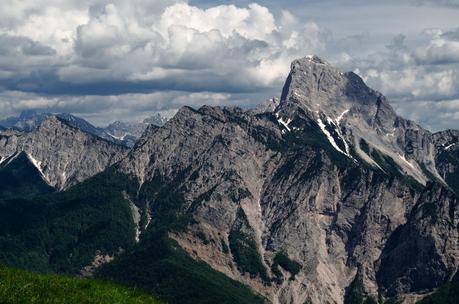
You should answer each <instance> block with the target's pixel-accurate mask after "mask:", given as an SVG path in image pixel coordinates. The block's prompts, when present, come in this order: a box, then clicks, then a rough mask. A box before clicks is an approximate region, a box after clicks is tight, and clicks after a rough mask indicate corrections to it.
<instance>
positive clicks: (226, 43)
mask: <svg viewBox="0 0 459 304" xmlns="http://www.w3.org/2000/svg"><path fill="white" fill-rule="evenodd" d="M0 4H1V6H2V9H1V10H0V119H1V118H5V117H8V116H11V115H17V114H18V113H19V112H21V111H23V110H37V111H41V112H68V113H73V114H76V115H79V116H81V117H84V118H86V119H88V120H89V121H90V122H92V123H94V124H96V125H105V124H107V123H109V122H111V121H114V120H121V121H140V120H142V119H143V118H145V117H148V116H150V115H152V114H153V113H155V112H161V113H165V114H166V115H170V114H172V113H174V112H175V111H176V110H177V109H178V108H180V107H181V106H183V105H189V106H193V107H199V106H201V105H204V104H207V105H220V106H241V107H250V106H254V105H256V104H258V103H261V102H263V101H264V100H266V99H268V98H271V97H275V96H279V95H280V93H281V89H282V86H283V83H284V81H285V79H286V77H287V75H288V72H289V68H290V63H291V61H292V60H294V59H296V58H300V57H304V56H306V55H310V54H316V55H318V56H320V57H322V58H324V59H325V60H327V61H328V62H330V63H331V64H333V65H336V66H337V67H338V68H340V69H342V70H343V71H354V72H356V73H357V74H359V75H360V76H361V77H362V78H363V79H364V81H365V82H366V83H367V84H368V85H369V86H370V87H372V88H374V89H376V90H378V91H380V92H382V93H383V94H384V95H386V96H387V97H388V98H389V100H390V102H391V103H392V105H393V107H394V108H395V109H396V111H397V112H398V113H399V114H401V115H402V116H404V117H406V118H409V119H412V120H415V121H417V122H418V123H420V124H421V125H422V126H424V127H426V128H428V129H430V130H432V131H437V130H442V129H446V128H455V129H459V18H458V16H459V0H398V1H394V0H385V1H373V0H366V1H364V0H303V1H299V0H290V1H288V0H284V1H274V0H268V1H259V2H253V1H245V0H239V1H210V0H189V1H186V0H130V1H126V0H124V1H122V0H21V1H17V0H0Z"/></svg>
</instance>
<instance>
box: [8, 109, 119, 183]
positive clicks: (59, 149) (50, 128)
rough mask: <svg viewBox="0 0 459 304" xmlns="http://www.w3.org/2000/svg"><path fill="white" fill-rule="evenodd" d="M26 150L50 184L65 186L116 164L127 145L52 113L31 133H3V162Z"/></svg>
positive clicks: (13, 131)
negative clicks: (89, 130)
mask: <svg viewBox="0 0 459 304" xmlns="http://www.w3.org/2000/svg"><path fill="white" fill-rule="evenodd" d="M22 151H24V152H26V153H27V155H28V156H29V157H30V158H31V159H32V160H33V161H34V164H35V166H36V167H37V168H38V169H39V170H40V172H41V173H42V174H43V176H44V178H45V180H46V181H47V183H48V184H49V185H50V186H53V187H55V188H57V189H64V188H66V187H68V186H70V185H73V184H76V183H78V182H81V181H83V180H85V179H87V178H88V177H91V176H93V175H95V174H97V173H99V172H101V171H103V170H105V169H106V168H107V167H108V166H110V165H112V164H114V163H116V162H117V161H119V160H120V159H121V158H122V157H123V156H124V155H125V154H126V153H127V148H125V147H124V146H120V145H116V144H113V143H111V142H109V141H106V140H103V139H101V138H98V137H96V136H94V135H91V134H88V133H85V132H83V131H81V130H79V129H77V128H74V127H71V126H70V125H68V124H67V123H66V122H64V121H63V120H60V119H58V118H57V117H55V116H50V117H48V118H46V119H45V120H44V121H43V122H42V123H41V124H40V125H39V126H38V127H37V128H36V129H35V130H33V131H31V132H20V131H15V130H6V131H3V132H2V133H0V162H1V161H3V160H5V159H7V158H9V157H12V156H14V155H18V154H19V153H20V152H22Z"/></svg>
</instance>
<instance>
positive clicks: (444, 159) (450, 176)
mask: <svg viewBox="0 0 459 304" xmlns="http://www.w3.org/2000/svg"><path fill="white" fill-rule="evenodd" d="M433 138H434V143H435V146H436V150H437V151H436V154H435V163H436V166H437V170H438V172H439V173H440V175H441V176H442V178H443V179H444V180H445V181H446V182H447V183H448V185H449V186H450V187H451V188H452V189H453V191H455V192H456V194H459V131H458V130H446V131H442V132H437V133H435V134H434V135H433Z"/></svg>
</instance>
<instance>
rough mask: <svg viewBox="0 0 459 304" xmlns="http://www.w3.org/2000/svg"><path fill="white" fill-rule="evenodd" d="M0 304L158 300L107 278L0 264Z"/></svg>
mask: <svg viewBox="0 0 459 304" xmlns="http://www.w3.org/2000/svg"><path fill="white" fill-rule="evenodd" d="M0 303H4V304H10V303H11V304H16V303H36V304H39V303H47V304H48V303H49V304H51V303H59V304H73V303H75V304H82V303H100V304H103V303H107V304H113V303H126V304H130V303H133V304H134V303H136V304H140V303H146V304H156V303H161V302H160V301H158V300H157V299H155V298H153V297H151V296H149V295H147V294H145V293H143V292H140V291H138V290H135V289H129V288H127V287H123V286H120V285H117V284H114V283H111V282H108V281H100V280H94V279H80V278H72V277H67V276H62V275H55V274H38V273H33V272H27V271H24V270H17V269H14V268H9V267H5V266H0Z"/></svg>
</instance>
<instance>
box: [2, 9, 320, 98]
mask: <svg viewBox="0 0 459 304" xmlns="http://www.w3.org/2000/svg"><path fill="white" fill-rule="evenodd" d="M123 3H125V2H116V1H114V2H98V1H94V2H90V3H88V1H84V2H83V4H78V3H77V2H75V3H72V2H71V1H70V2H69V3H67V5H66V7H65V8H64V9H62V10H60V7H58V6H57V5H56V6H53V3H52V2H51V5H48V6H47V8H46V9H40V8H38V7H29V6H31V5H32V4H30V3H29V6H27V5H25V7H26V8H24V9H23V11H24V10H25V11H29V10H30V11H31V13H29V14H28V15H27V16H22V15H21V14H19V13H18V12H13V13H10V15H11V16H10V17H11V18H9V19H10V20H16V19H17V20H16V23H15V24H14V25H13V26H11V27H10V29H9V32H11V33H15V34H16V35H23V36H24V37H28V38H29V39H30V41H31V42H32V43H36V46H41V48H42V50H44V48H49V49H50V50H51V49H52V50H55V52H56V56H55V62H54V66H55V68H54V69H50V68H49V64H47V65H46V68H45V67H43V66H40V65H35V66H34V68H35V70H33V71H30V77H31V78H32V77H36V75H37V74H43V73H44V72H45V71H46V78H47V79H48V81H47V82H44V83H40V85H39V86H34V85H31V86H25V87H24V85H23V84H24V83H27V82H33V79H27V75H24V74H21V75H20V76H21V77H20V81H19V79H14V78H15V76H18V75H12V77H11V79H10V81H9V82H6V83H4V84H3V86H4V87H6V89H10V90H27V91H29V92H36V93H46V94H66V92H67V93H68V94H72V95H74V94H78V93H79V94H81V95H85V94H112V93H113V89H112V88H111V87H110V84H112V85H113V86H116V87H117V89H116V90H117V92H119V93H133V92H149V91H150V92H151V91H155V90H183V91H202V90H208V91H215V92H236V91H238V92H249V91H253V90H254V89H260V88H263V87H265V88H266V87H269V86H272V85H273V84H279V83H280V82H281V80H282V78H284V77H285V74H286V73H287V71H288V66H289V62H290V61H291V60H293V59H294V58H295V57H298V56H301V55H302V54H304V53H305V52H320V51H321V50H322V49H323V48H324V43H323V37H324V36H325V35H323V33H322V32H321V29H320V28H319V27H318V25H317V24H315V23H313V22H309V23H305V24H303V23H301V22H300V21H299V20H296V19H295V18H294V17H293V16H292V15H291V14H289V13H287V12H284V13H283V16H282V18H280V20H279V21H277V22H276V20H275V18H274V16H273V14H272V13H271V12H270V11H269V10H268V9H267V8H266V7H263V6H261V5H258V4H250V5H248V6H247V7H236V6H234V5H220V6H216V7H211V8H208V9H201V8H198V7H195V6H192V5H189V4H188V3H186V2H178V3H177V1H163V2H160V3H159V4H157V5H156V7H155V8H158V9H160V10H161V9H162V11H161V12H160V13H156V18H149V17H148V16H146V15H148V14H150V12H151V10H153V9H154V8H153V7H148V6H147V3H148V1H134V3H133V5H132V6H133V7H126V5H125V4H123ZM85 4H86V6H85ZM35 10H38V12H39V13H37V11H35ZM23 11H21V12H22V13H23V15H24V14H26V13H24V12H23ZM18 16H21V17H23V18H24V20H25V21H24V22H23V23H22V24H21V23H20V22H19V21H18V20H19V19H20V18H19V17H18ZM58 16H59V18H58ZM14 17H16V19H15V18H14ZM62 17H63V18H62ZM61 20H64V21H61ZM58 23H59V24H58ZM54 28H55V29H57V30H54ZM0 69H2V66H0ZM13 72H14V71H13ZM44 78H45V77H44V76H43V77H41V79H44ZM242 79H243V80H242ZM204 86H205V87H206V88H204Z"/></svg>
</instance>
